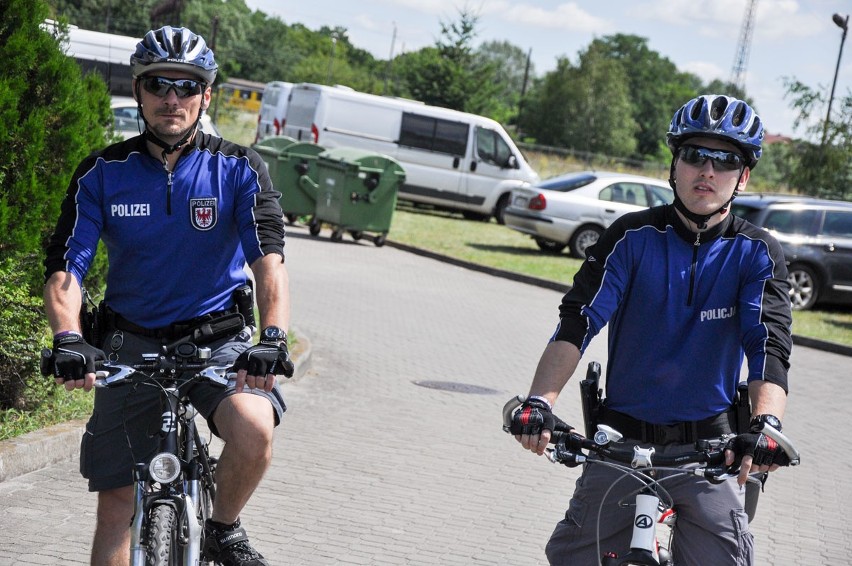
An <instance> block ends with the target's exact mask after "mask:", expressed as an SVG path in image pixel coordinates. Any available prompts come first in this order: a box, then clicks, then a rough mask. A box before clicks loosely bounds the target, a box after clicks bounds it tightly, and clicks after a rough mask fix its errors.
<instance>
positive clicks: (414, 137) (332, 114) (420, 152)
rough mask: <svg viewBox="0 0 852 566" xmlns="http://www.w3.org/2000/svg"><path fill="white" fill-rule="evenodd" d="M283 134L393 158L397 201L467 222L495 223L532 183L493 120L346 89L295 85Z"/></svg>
mask: <svg viewBox="0 0 852 566" xmlns="http://www.w3.org/2000/svg"><path fill="white" fill-rule="evenodd" d="M282 133H283V134H284V135H286V136H290V137H292V138H295V139H297V140H301V141H310V142H314V143H317V144H319V145H321V146H323V147H325V148H326V149H330V148H334V147H340V146H352V147H359V148H362V149H367V150H370V151H375V152H377V153H382V154H384V155H388V156H390V157H393V158H394V159H396V160H397V161H399V163H400V164H401V165H402V166H403V167H404V168H405V183H404V184H403V185H402V187H400V189H399V197H400V198H402V199H405V200H409V201H413V202H418V203H424V204H430V205H433V206H436V207H440V208H446V209H452V210H459V211H461V212H462V213H463V214H464V215H465V216H466V217H468V218H488V217H490V216H492V215H493V216H495V217H496V218H497V220H498V222H501V223H502V219H503V209H504V208H505V207H506V205H507V204H508V203H509V193H510V192H511V190H512V189H513V188H516V187H519V186H523V185H526V184H528V183H535V182H538V180H539V177H538V175H537V174H536V173H535V171H533V170H532V168H531V167H530V166H529V164H528V163H527V162H526V161H525V160H524V157H523V155H521V152H520V150H519V149H518V148H517V147H516V146H515V144H514V143H513V142H512V139H511V138H510V137H509V134H507V133H506V131H505V130H503V128H502V127H501V126H500V124H498V123H497V122H495V121H494V120H490V119H488V118H484V117H482V116H477V115H475V114H467V113H464V112H457V111H455V110H448V109H446V108H438V107H436V106H427V105H425V104H423V103H421V102H416V101H413V100H406V99H401V98H390V97H384V96H376V95H372V94H365V93H362V92H356V91H354V90H352V89H350V88H346V87H331V86H322V85H316V84H307V83H302V84H297V85H295V86H294V87H293V89H292V90H291V92H290V102H289V105H288V107H287V115H286V120H285V124H284V129H283V132H282Z"/></svg>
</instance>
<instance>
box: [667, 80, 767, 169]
mask: <svg viewBox="0 0 852 566" xmlns="http://www.w3.org/2000/svg"><path fill="white" fill-rule="evenodd" d="M695 136H702V137H709V138H717V139H721V140H724V141H728V142H731V143H733V144H734V145H736V146H738V147H739V148H740V149H742V151H743V154H744V155H745V158H746V162H747V165H748V167H749V168H750V169H753V168H754V166H755V165H757V161H758V160H759V159H760V155H761V153H762V150H761V144H762V142H763V122H762V121H761V119H760V116H758V115H757V114H756V113H755V111H754V110H753V109H752V108H751V106H749V105H748V104H747V103H746V102H744V101H742V100H739V99H737V98H734V97H732V96H723V95H717V94H705V95H702V96H699V97H697V98H693V99H692V100H690V101H689V102H687V103H686V104H684V105H683V106H682V107H681V108H680V109H679V110H678V111H677V112H675V115H674V117H673V118H672V122H671V124H670V125H669V131H668V133H667V134H666V144H667V145H668V146H669V149H671V150H672V153H677V150H678V148H679V147H680V146H681V144H682V143H683V142H684V141H686V140H687V139H689V138H691V137H695Z"/></svg>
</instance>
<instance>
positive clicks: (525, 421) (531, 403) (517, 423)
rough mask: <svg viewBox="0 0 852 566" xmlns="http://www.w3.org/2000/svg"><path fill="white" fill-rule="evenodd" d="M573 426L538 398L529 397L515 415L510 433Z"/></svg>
mask: <svg viewBox="0 0 852 566" xmlns="http://www.w3.org/2000/svg"><path fill="white" fill-rule="evenodd" d="M570 428H571V427H570V426H568V425H566V424H565V423H564V422H562V420H560V419H559V418H557V417H555V416H554V415H553V412H552V411H551V410H550V406H548V404H547V403H544V402H543V401H540V400H538V399H527V400H526V401H524V403H523V404H522V405H521V407H520V409H518V410H517V411H516V412H515V414H514V415H512V424H511V426H510V427H509V433H510V434H514V435H519V434H521V435H522V434H541V431H542V430H549V431H551V432H553V431H557V430H559V431H566V432H567V430H569V429H570Z"/></svg>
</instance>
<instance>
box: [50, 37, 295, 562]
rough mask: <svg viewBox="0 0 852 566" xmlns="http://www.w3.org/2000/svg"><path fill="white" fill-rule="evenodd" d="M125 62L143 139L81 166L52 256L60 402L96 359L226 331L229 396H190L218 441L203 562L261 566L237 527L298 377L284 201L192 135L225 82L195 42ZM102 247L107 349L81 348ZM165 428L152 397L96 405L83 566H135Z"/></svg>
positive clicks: (85, 458)
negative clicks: (256, 323) (289, 333)
mask: <svg viewBox="0 0 852 566" xmlns="http://www.w3.org/2000/svg"><path fill="white" fill-rule="evenodd" d="M130 62H131V66H132V69H133V77H134V78H133V91H134V96H135V98H136V100H137V102H138V104H139V114H140V116H141V117H142V120H143V121H144V124H145V130H144V132H143V133H142V134H141V135H139V136H136V137H134V138H131V139H128V140H125V141H123V142H121V143H117V144H114V145H111V146H109V147H107V148H106V149H104V150H102V151H100V152H97V153H95V154H93V155H92V156H90V157H89V158H87V159H85V160H84V161H83V162H82V163H81V164H80V165H79V167H78V168H77V170H76V172H75V173H74V176H73V178H72V180H71V183H70V185H69V188H68V193H67V196H66V198H65V201H64V202H63V204H62V209H61V215H60V218H59V220H58V222H57V225H56V229H55V232H54V234H53V236H52V237H51V239H50V242H49V245H48V248H47V255H46V259H45V268H46V269H45V279H46V284H45V307H46V311H47V315H48V319H49V322H50V325H51V327H52V329H53V332H54V363H53V374H54V375H55V377H56V380H57V382H59V383H64V384H65V387H66V389H69V390H70V389H73V388H79V387H82V388H84V389H85V390H89V389H91V388H92V385H93V382H94V379H95V374H94V364H95V362H96V361H98V360H103V359H104V357H105V352H104V350H107V351H108V353H109V357H110V359H111V360H115V361H117V362H118V363H124V364H132V363H135V362H138V361H141V360H140V356H141V355H142V354H143V353H148V352H157V351H159V349H160V347H161V346H162V345H163V344H167V343H171V342H174V341H176V340H178V339H181V338H183V337H184V336H185V335H186V332H187V330H188V329H191V328H197V327H198V325H205V324H206V325H209V327H213V326H216V327H217V328H222V327H223V326H224V328H225V331H223V332H221V334H223V335H216V336H213V337H210V338H209V340H210V341H209V343H207V344H203V345H206V346H208V347H210V348H211V349H212V350H213V358H214V359H216V360H217V361H218V360H221V361H222V362H223V363H233V365H234V367H235V368H236V369H237V370H238V372H237V381H236V385H235V386H232V387H230V388H227V389H224V388H220V387H217V386H214V385H212V384H207V383H198V384H195V385H193V386H192V389H191V390H190V393H189V397H190V399H191V401H192V404H193V406H194V407H195V408H196V409H198V411H199V412H200V413H201V414H202V415H203V416H204V417H206V418H207V420H208V424H209V426H210V429H211V430H212V431H213V432H214V433H215V434H217V435H218V436H219V437H221V438H222V439H223V440H224V441H225V446H224V449H223V451H222V454H221V457H220V459H219V463H218V467H217V472H216V480H217V495H216V499H215V502H214V506H213V514H212V519H210V520H208V522H207V524H206V525H205V534H206V536H205V547H204V549H203V551H204V553H205V556H206V558H207V559H208V560H215V561H216V563H221V564H225V565H226V566H231V565H238V564H239V565H253V566H262V565H266V564H267V562H266V560H264V559H263V557H262V556H261V555H260V554H259V553H258V552H257V551H256V550H255V549H254V548H253V547H252V546H251V544H249V542H248V537H247V536H246V534H245V530H244V529H243V528H242V526H241V525H240V520H239V515H240V512H241V511H242V509H243V507H244V506H245V504H246V503H247V501H248V500H249V498H250V497H251V496H252V493H253V492H254V490H255V488H256V487H257V486H258V484H259V482H260V480H261V478H262V477H263V474H264V472H265V471H266V469H267V467H268V465H269V463H270V460H271V454H272V438H273V429H274V427H275V426H276V425H277V424H278V423H279V422H280V420H281V418H282V416H283V413H284V410H285V406H284V400H283V398H282V396H281V391H280V388H279V385H278V383H277V381H276V380H277V377H276V376H277V375H286V376H288V377H289V376H292V375H293V364H292V362H291V361H290V358H289V355H288V352H287V341H286V332H285V331H286V329H287V327H288V324H289V318H290V304H289V287H288V276H287V270H286V268H285V265H284V222H283V219H282V212H281V208H280V206H279V205H278V193H276V192H275V191H274V190H273V188H272V183H271V181H270V178H269V175H268V173H267V170H266V166H265V165H264V163H263V161H262V159H261V158H260V156H258V155H257V154H256V153H255V152H254V151H252V150H251V149H248V148H245V147H242V146H239V145H237V144H234V143H231V142H228V141H226V140H223V139H221V138H217V137H214V136H210V135H207V134H203V133H202V132H201V131H200V130H199V128H198V123H199V120H200V118H201V116H202V114H203V113H204V111H205V110H206V109H207V108H208V106H209V105H210V97H211V85H212V84H213V81H214V80H215V78H216V72H217V70H218V66H217V64H216V61H215V59H214V57H213V52H212V51H211V50H210V49H209V48H208V47H207V45H206V43H205V41H204V39H203V38H202V37H200V36H198V35H196V34H195V33H193V32H192V31H190V30H188V29H186V28H173V27H169V26H165V27H163V28H160V29H157V30H153V31H150V32H148V33H147V34H146V35H145V37H144V38H143V40H142V41H141V42H139V44H138V45H137V48H136V51H135V53H133V55H132V56H131V58H130ZM99 240H102V241H103V242H104V243H105V244H106V249H107V253H108V255H109V271H108V274H107V286H106V292H105V295H104V302H103V304H102V305H101V307H102V309H101V310H102V312H103V313H104V321H105V322H104V323H105V324H106V326H107V328H106V332H105V336H104V337H103V340H101V341H100V343H94V344H89V343H87V342H86V340H85V339H84V336H83V329H82V328H81V326H82V325H81V323H80V319H79V314H80V309H81V301H82V299H81V285H82V283H83V279H84V277H85V276H86V273H87V271H88V269H89V266H90V264H91V261H92V258H93V257H94V255H95V250H96V249H97V245H98V241H99ZM245 265H248V266H249V267H250V268H251V270H252V272H253V275H254V281H255V286H256V288H257V306H258V309H259V311H260V327H261V328H263V333H262V337H261V341H260V343H259V344H257V345H252V342H251V334H252V332H253V330H254V329H253V328H252V327H251V326H250V325H249V324H248V321H247V320H246V318H251V317H252V316H253V313H250V312H245V311H244V309H241V308H240V304H239V302H238V299H237V297H238V293H240V292H244V291H245V289H246V285H247V283H248V281H247V277H246V274H245V271H244V269H243V268H244V266H245ZM237 315H239V316H237ZM241 317H242V318H241ZM234 320H236V321H237V323H236V324H235V325H233V324H231V325H230V326H229V325H225V324H224V321H234ZM217 322H218V325H217V324H216V323H217ZM231 326H234V328H231ZM196 343H198V342H196ZM101 348H103V349H104V350H101ZM159 419H160V404H159V392H158V391H156V390H155V388H145V387H142V388H132V387H124V388H115V389H98V390H97V391H96V395H95V408H94V413H93V415H92V418H91V419H90V420H89V423H88V424H87V426H86V433H85V435H84V438H83V442H82V446H81V458H80V468H81V473H82V474H83V476H84V477H86V478H88V480H89V489H90V491H95V492H97V493H98V511H97V527H96V532H95V536H94V542H93V546H92V559H91V560H92V564H98V565H102V564H110V565H113V564H116V565H117V564H124V565H126V564H127V563H128V561H129V548H130V540H129V539H130V537H129V531H128V525H129V524H130V519H131V516H132V515H133V498H132V494H133V490H132V486H131V484H132V480H133V474H132V470H133V464H134V457H133V455H134V454H136V455H139V454H149V453H151V452H152V450H153V449H154V448H155V447H156V445H157V442H158V439H157V438H156V437H152V436H151V435H149V434H148V431H149V430H156V429H157V428H159V427H158V426H156V424H155V423H158V422H159ZM152 424H153V428H152ZM125 427H126V428H125ZM125 430H126V435H125ZM128 440H130V445H131V446H132V447H133V452H132V453H131V451H130V449H129V448H128Z"/></svg>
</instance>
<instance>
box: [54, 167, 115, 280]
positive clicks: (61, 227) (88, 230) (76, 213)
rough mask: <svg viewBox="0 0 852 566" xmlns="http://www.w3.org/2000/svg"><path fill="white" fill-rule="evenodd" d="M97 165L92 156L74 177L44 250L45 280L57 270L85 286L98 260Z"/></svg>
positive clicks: (99, 200)
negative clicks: (87, 277)
mask: <svg viewBox="0 0 852 566" xmlns="http://www.w3.org/2000/svg"><path fill="white" fill-rule="evenodd" d="M97 164H98V158H97V156H96V155H92V156H90V157H89V158H87V159H85V160H84V161H83V162H82V163H81V164H80V166H79V167H78V168H77V170H76V171H75V172H74V175H73V177H72V178H71V182H70V183H69V185H68V191H67V192H66V194H65V198H64V199H63V201H62V205H61V207H60V213H59V220H58V221H57V223H56V228H55V229H54V231H53V234H52V235H51V236H50V238H49V240H48V243H47V248H46V250H45V259H44V267H45V272H44V276H45V281H47V280H48V279H49V278H50V276H51V275H53V274H54V273H56V272H57V271H67V272H69V273H71V274H73V275H74V277H76V279H77V282H78V283H80V284H81V285H82V283H83V279H84V278H85V276H86V273H87V272H88V270H89V266H90V265H91V263H92V260H93V259H94V257H95V253H96V252H97V249H98V240H99V239H100V233H101V228H102V227H103V215H102V212H101V211H102V204H101V197H100V191H99V190H98V189H97V188H98V187H99V186H100V185H99V183H100V173H99V171H98V168H97Z"/></svg>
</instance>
